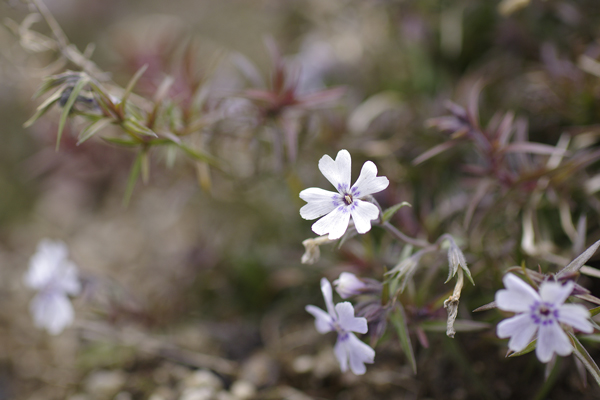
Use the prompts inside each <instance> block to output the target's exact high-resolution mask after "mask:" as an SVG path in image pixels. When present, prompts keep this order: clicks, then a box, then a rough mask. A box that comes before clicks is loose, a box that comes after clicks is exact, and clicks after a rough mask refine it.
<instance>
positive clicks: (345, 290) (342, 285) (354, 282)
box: [333, 272, 367, 299]
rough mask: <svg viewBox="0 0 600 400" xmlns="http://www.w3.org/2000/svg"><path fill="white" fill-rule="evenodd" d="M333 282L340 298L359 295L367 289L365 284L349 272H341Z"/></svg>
mask: <svg viewBox="0 0 600 400" xmlns="http://www.w3.org/2000/svg"><path fill="white" fill-rule="evenodd" d="M333 284H334V285H335V291H336V292H338V294H339V295H340V297H341V298H342V299H347V298H348V297H352V296H356V295H359V294H361V293H363V292H364V291H365V290H366V289H367V285H366V284H365V283H364V282H363V281H361V280H360V279H358V278H357V277H356V275H354V274H352V273H350V272H342V273H341V274H340V277H339V278H337V279H336V280H335V281H333Z"/></svg>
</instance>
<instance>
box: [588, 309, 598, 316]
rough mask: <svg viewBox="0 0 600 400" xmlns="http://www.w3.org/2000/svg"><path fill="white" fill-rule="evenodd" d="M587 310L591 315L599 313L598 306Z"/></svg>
mask: <svg viewBox="0 0 600 400" xmlns="http://www.w3.org/2000/svg"><path fill="white" fill-rule="evenodd" d="M589 312H590V314H591V315H592V317H593V316H594V315H598V314H599V313H600V307H594V308H592V309H590V310H589Z"/></svg>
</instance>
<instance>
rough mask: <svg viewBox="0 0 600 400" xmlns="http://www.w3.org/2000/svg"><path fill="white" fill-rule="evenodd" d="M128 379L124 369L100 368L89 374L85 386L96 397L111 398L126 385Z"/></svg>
mask: <svg viewBox="0 0 600 400" xmlns="http://www.w3.org/2000/svg"><path fill="white" fill-rule="evenodd" d="M126 381H127V377H126V375H125V373H124V372H123V371H107V370H98V371H94V372H92V373H90V374H89V375H88V377H87V378H86V380H85V383H84V387H85V390H86V392H87V393H91V394H93V395H94V397H95V398H98V399H111V398H113V397H114V396H115V394H117V393H118V392H119V391H120V390H121V389H122V388H123V386H125V382H126Z"/></svg>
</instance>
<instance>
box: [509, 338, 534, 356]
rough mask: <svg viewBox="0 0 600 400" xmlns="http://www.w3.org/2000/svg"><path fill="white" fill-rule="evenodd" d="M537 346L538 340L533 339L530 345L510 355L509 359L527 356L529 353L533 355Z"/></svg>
mask: <svg viewBox="0 0 600 400" xmlns="http://www.w3.org/2000/svg"><path fill="white" fill-rule="evenodd" d="M536 345H537V339H533V340H532V341H531V343H529V344H528V345H527V346H526V347H525V348H524V349H523V350H521V351H516V352H514V353H510V354H508V355H507V357H519V356H522V355H525V354H527V353H531V352H532V351H533V350H535V346H536Z"/></svg>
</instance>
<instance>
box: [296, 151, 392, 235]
mask: <svg viewBox="0 0 600 400" xmlns="http://www.w3.org/2000/svg"><path fill="white" fill-rule="evenodd" d="M351 163H352V160H351V158H350V153H348V151H347V150H340V151H339V152H338V154H337V156H336V158H335V160H333V159H332V158H331V157H329V156H328V155H324V156H323V157H321V159H320V160H319V170H321V173H323V175H324V176H325V178H327V180H328V181H329V182H331V183H332V184H333V186H335V188H336V189H337V190H338V193H335V192H330V191H328V190H324V189H319V188H308V189H305V190H303V191H301V192H300V198H301V199H302V200H304V201H306V202H307V203H308V204H306V205H305V206H304V207H302V208H301V209H300V215H301V216H302V218H304V219H315V218H319V217H322V216H323V215H325V216H324V217H323V218H321V219H320V220H318V221H317V222H315V223H314V224H313V226H312V230H313V231H314V232H315V233H317V234H318V235H325V234H329V239H331V240H334V239H339V238H341V237H342V235H343V234H344V232H346V229H347V228H348V222H349V221H350V216H352V221H353V222H354V226H355V228H356V231H357V232H358V233H366V232H368V231H369V230H370V229H371V221H372V220H374V219H376V218H377V217H378V216H379V208H378V207H377V206H376V205H374V204H372V203H370V202H368V201H364V200H361V198H364V197H365V196H368V195H370V194H373V193H377V192H380V191H382V190H383V189H385V188H386V187H388V185H389V183H390V182H389V181H388V179H387V178H386V177H385V176H379V177H378V176H376V175H377V167H376V166H375V164H373V163H372V162H371V161H367V162H366V163H364V165H363V167H362V169H361V171H360V176H359V177H358V179H357V181H356V182H355V183H354V185H353V186H352V187H350V175H351Z"/></svg>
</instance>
